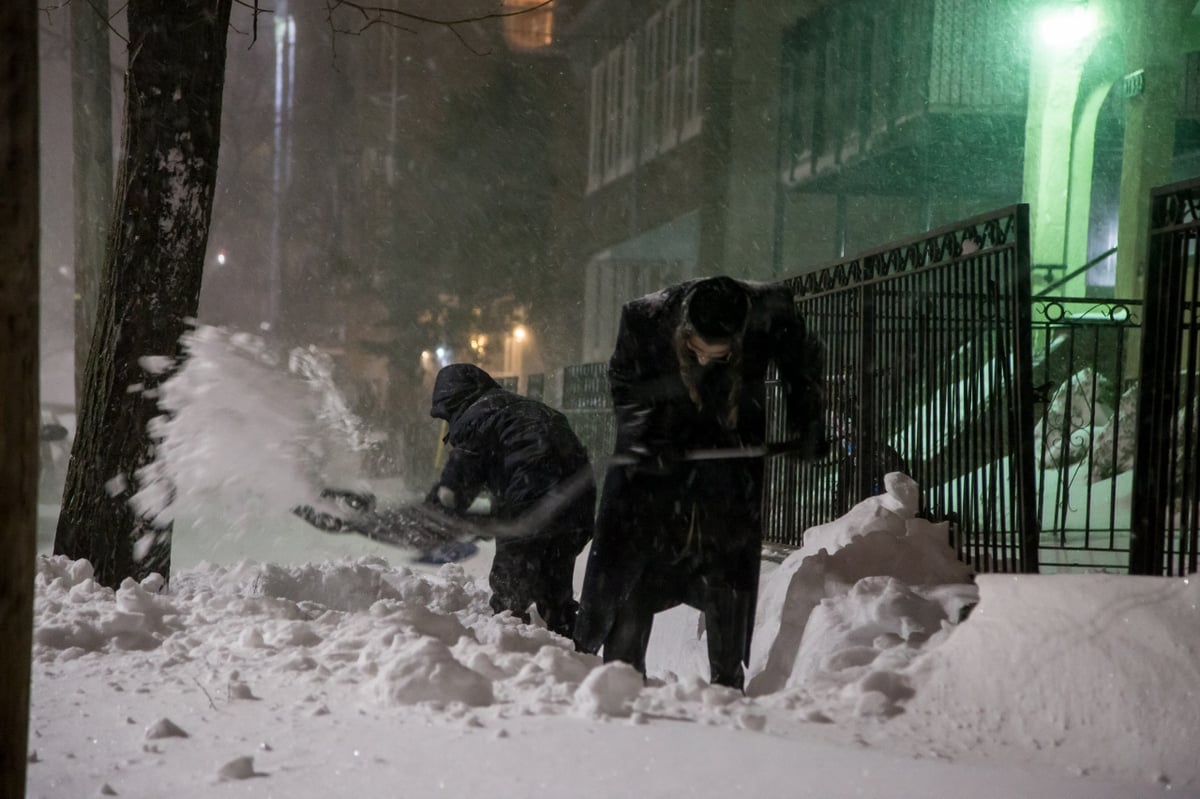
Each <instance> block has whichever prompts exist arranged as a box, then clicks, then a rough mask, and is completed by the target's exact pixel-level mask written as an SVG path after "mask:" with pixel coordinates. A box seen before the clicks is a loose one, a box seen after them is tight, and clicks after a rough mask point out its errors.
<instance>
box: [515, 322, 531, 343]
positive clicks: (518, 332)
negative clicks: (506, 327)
mask: <svg viewBox="0 0 1200 799" xmlns="http://www.w3.org/2000/svg"><path fill="white" fill-rule="evenodd" d="M528 335H529V332H528V331H527V330H526V329H525V326H524V325H517V326H516V327H514V328H513V338H515V339H516V340H517V341H524V340H525V337H526V336H528Z"/></svg>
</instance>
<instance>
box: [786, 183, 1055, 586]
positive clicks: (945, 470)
mask: <svg viewBox="0 0 1200 799" xmlns="http://www.w3.org/2000/svg"><path fill="white" fill-rule="evenodd" d="M1028 230H1029V226H1028V207H1027V206H1024V205H1018V206H1012V207H1010V208H1006V209H1002V210H999V211H995V212H993V213H990V214H985V215H982V216H979V217H975V218H973V219H969V220H966V221H964V222H961V223H958V224H955V225H950V226H947V227H944V228H941V229H939V230H937V231H934V232H931V233H928V234H925V235H923V236H920V237H918V238H914V239H910V240H908V241H906V242H902V243H900V244H897V245H892V246H889V247H887V248H884V249H880V250H876V251H873V252H870V253H867V254H865V255H861V256H857V257H855V258H852V259H848V260H846V261H842V262H839V263H836V264H833V265H831V266H828V267H826V268H824V269H822V270H820V271H817V272H814V273H810V274H806V275H802V276H800V277H796V278H792V279H790V280H788V281H787V283H788V284H789V285H790V286H791V287H792V289H793V290H794V291H795V294H796V298H797V308H798V309H799V311H800V313H801V315H802V316H803V317H804V319H805V321H806V323H807V324H808V326H809V328H810V329H811V330H812V331H814V332H815V333H816V334H817V335H818V336H820V337H821V339H822V340H823V341H824V342H825V343H826V346H827V348H828V363H827V378H828V382H829V387H830V392H829V410H830V419H829V427H830V431H831V439H832V441H833V448H832V450H833V451H832V454H831V457H830V458H828V459H827V460H826V461H824V462H822V463H816V464H801V463H796V462H788V461H785V460H781V459H777V460H778V461H779V462H777V463H775V464H772V466H771V467H770V472H769V478H770V479H769V481H768V487H767V492H766V494H767V495H766V497H765V499H764V502H765V508H764V510H765V514H764V522H765V532H766V538H767V540H768V541H770V542H773V543H778V544H784V545H792V546H795V545H798V544H799V543H801V541H800V537H801V535H802V534H803V531H804V530H805V529H806V528H807V527H809V526H812V525H814V524H818V523H821V522H825V521H829V520H830V519H832V518H835V517H836V516H837V515H838V514H839V513H841V512H843V511H845V510H846V509H848V508H849V507H850V506H851V505H853V504H854V503H855V502H857V501H859V500H861V499H863V498H865V497H867V496H870V495H871V494H873V493H879V492H880V491H881V489H882V479H883V475H884V474H885V473H886V472H887V471H892V470H895V469H900V470H903V471H906V472H907V473H908V474H910V475H912V476H913V477H914V478H915V479H916V480H917V482H918V483H919V484H920V486H921V489H922V506H921V515H923V516H925V517H927V518H930V519H933V520H935V521H941V520H945V521H949V522H950V523H951V524H950V527H951V544H952V545H953V546H954V547H955V548H956V550H957V552H958V555H959V557H960V558H961V559H963V560H964V561H966V562H968V563H971V564H972V565H974V566H975V567H976V568H977V569H979V570H981V571H1036V569H1037V540H1038V531H1037V528H1038V524H1037V513H1036V507H1035V505H1034V493H1033V484H1034V480H1033V451H1032V428H1033V415H1032V407H1033V405H1032V385H1031V383H1030V363H1031V355H1030V351H1031V338H1030V293H1029V238H1028ZM776 402H777V399H776ZM779 424H780V422H779V420H777V419H776V420H775V421H774V422H773V429H772V430H771V431H770V432H771V433H773V434H777V433H778V429H776V428H778V425H779Z"/></svg>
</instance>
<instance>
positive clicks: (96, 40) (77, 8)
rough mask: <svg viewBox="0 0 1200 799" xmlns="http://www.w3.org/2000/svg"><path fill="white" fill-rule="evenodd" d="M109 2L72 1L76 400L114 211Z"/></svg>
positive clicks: (78, 394)
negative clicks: (110, 220)
mask: <svg viewBox="0 0 1200 799" xmlns="http://www.w3.org/2000/svg"><path fill="white" fill-rule="evenodd" d="M107 11H108V3H107V2H104V1H103V0H102V1H101V2H98V3H82V2H81V3H72V4H71V8H70V14H71V113H72V119H73V122H74V140H75V165H74V171H75V181H74V184H75V403H76V407H78V406H79V403H80V402H81V399H82V397H83V393H84V367H85V366H86V364H87V354H88V348H89V347H90V346H91V343H92V327H93V325H94V324H95V322H96V290H97V286H98V284H99V283H100V269H101V266H102V264H103V262H104V246H105V244H106V243H107V239H108V226H109V219H110V217H111V215H112V211H113V207H112V195H113V191H112V185H113V159H112V149H113V141H112V79H111V77H110V76H111V74H112V63H111V61H110V60H109V54H108V19H107Z"/></svg>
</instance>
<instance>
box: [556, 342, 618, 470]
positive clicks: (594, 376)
mask: <svg viewBox="0 0 1200 799" xmlns="http://www.w3.org/2000/svg"><path fill="white" fill-rule="evenodd" d="M562 412H563V414H564V415H566V417H567V420H568V421H569V422H570V423H571V428H572V429H573V430H574V431H575V434H576V435H577V436H579V439H580V441H582V442H583V444H584V446H586V447H587V448H588V452H589V453H591V456H592V460H593V461H595V460H597V459H599V458H603V457H607V456H608V455H610V454H612V451H613V447H614V446H615V445H616V440H617V417H616V415H615V414H614V413H613V408H612V395H611V394H610V393H609V390H608V364H607V363H583V364H577V365H575V366H568V367H567V368H566V369H565V370H563V398H562ZM596 481H597V485H600V484H602V483H603V481H604V475H603V474H602V473H601V472H599V471H598V472H597V473H596Z"/></svg>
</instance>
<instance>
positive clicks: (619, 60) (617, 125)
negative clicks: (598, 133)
mask: <svg viewBox="0 0 1200 799" xmlns="http://www.w3.org/2000/svg"><path fill="white" fill-rule="evenodd" d="M623 50H624V48H623V47H620V46H617V47H614V48H613V49H612V50H610V51H609V53H608V77H607V80H606V81H605V89H606V91H605V94H606V97H605V109H606V111H607V113H606V115H605V121H604V180H605V182H608V181H610V180H613V179H614V178H616V177H617V175H619V174H620V169H621V83H622V80H621V74H622V72H623V71H624V68H625V64H624V58H623V55H624V53H623Z"/></svg>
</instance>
